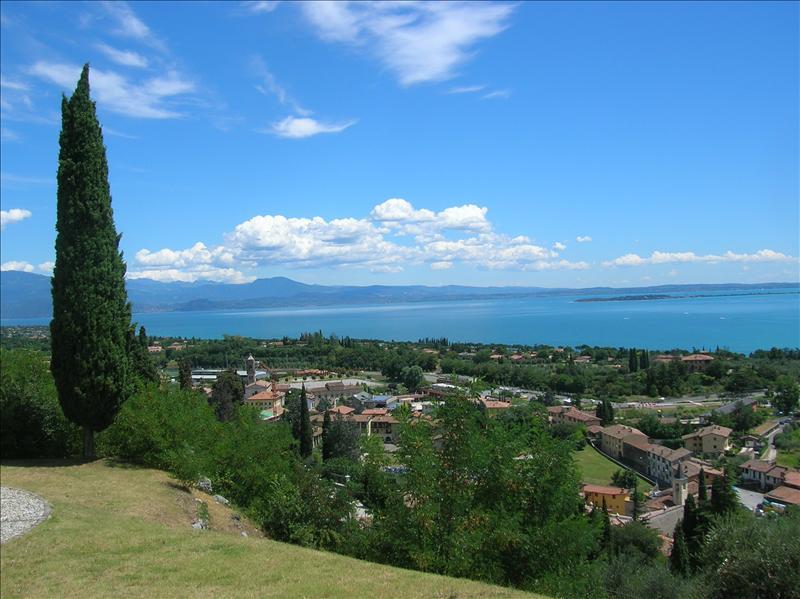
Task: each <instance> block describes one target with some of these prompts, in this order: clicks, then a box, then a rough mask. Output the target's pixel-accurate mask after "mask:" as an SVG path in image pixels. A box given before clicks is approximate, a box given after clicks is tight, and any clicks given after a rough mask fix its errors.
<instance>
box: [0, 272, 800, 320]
mask: <svg viewBox="0 0 800 599" xmlns="http://www.w3.org/2000/svg"><path fill="white" fill-rule="evenodd" d="M127 287H128V298H129V299H130V301H131V303H132V304H133V309H134V311H135V312H176V311H182V312H187V311H201V310H232V309H257V308H271V307H280V306H325V305H337V304H389V303H398V302H415V301H451V300H467V299H497V298H511V297H531V296H547V295H551V296H552V295H567V294H568V295H584V296H600V297H603V296H607V295H609V294H619V293H632V292H634V293H637V294H666V293H687V292H698V291H708V292H715V291H721V290H730V291H742V290H748V289H782V288H786V289H797V287H798V286H797V284H793V283H760V284H757V285H746V284H725V285H659V286H656V287H634V288H613V287H591V288H586V289H565V288H557V289H549V288H545V287H468V286H463V285H445V286H442V287H428V286H425V285H367V286H363V287H362V286H345V285H336V286H326V285H308V284H306V283H299V282H297V281H293V280H292V279H288V278H286V277H272V278H268V279H256V280H255V281H253V282H252V283H245V284H241V285H234V284H229V283H208V282H197V283H161V282H158V281H152V280H149V279H131V280H129V281H128V282H127ZM51 310H52V307H51V301H50V278H49V277H46V276H44V275H38V274H33V273H28V272H19V271H5V272H3V273H0V313H2V317H3V318H43V317H49V316H50V314H51Z"/></svg>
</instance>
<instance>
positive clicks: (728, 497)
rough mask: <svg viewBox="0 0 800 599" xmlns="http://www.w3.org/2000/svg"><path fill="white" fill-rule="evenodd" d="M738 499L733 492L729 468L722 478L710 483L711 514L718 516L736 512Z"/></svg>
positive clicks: (719, 477)
mask: <svg viewBox="0 0 800 599" xmlns="http://www.w3.org/2000/svg"><path fill="white" fill-rule="evenodd" d="M738 505H739V499H738V497H737V495H736V492H735V491H734V490H733V481H732V480H731V476H730V468H726V469H725V472H724V474H723V476H718V477H716V478H715V479H714V482H712V483H711V512H712V513H713V514H716V515H718V516H722V515H724V514H728V513H730V512H733V511H734V510H736V508H737V507H738Z"/></svg>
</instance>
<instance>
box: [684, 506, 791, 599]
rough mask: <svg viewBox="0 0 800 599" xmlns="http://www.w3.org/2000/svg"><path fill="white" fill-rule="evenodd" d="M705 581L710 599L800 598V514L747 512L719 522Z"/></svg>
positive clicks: (705, 560) (707, 549)
mask: <svg viewBox="0 0 800 599" xmlns="http://www.w3.org/2000/svg"><path fill="white" fill-rule="evenodd" d="M712 499H713V496H712ZM793 512H794V513H793ZM700 580H702V581H703V582H704V584H703V587H702V589H701V590H702V596H703V597H708V598H710V599H727V598H729V597H742V598H745V599H761V598H774V599H783V598H788V597H797V593H798V589H799V588H800V512H797V511H794V510H789V511H788V513H786V514H784V515H783V516H782V517H780V518H754V517H753V516H752V515H751V514H747V513H744V512H742V513H738V514H733V515H730V516H727V517H724V518H721V519H719V520H717V521H716V523H715V524H714V525H713V526H712V528H711V530H710V531H709V534H708V538H707V541H706V544H705V546H704V548H703V552H702V570H701V572H700Z"/></svg>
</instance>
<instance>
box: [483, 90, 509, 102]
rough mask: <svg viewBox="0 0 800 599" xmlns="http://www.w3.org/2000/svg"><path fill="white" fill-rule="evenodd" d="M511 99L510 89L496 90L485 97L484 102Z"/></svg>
mask: <svg viewBox="0 0 800 599" xmlns="http://www.w3.org/2000/svg"><path fill="white" fill-rule="evenodd" d="M510 97H511V90H510V89H496V90H494V91H491V92H489V93H488V94H484V95H483V99H484V100H505V99H507V98H510Z"/></svg>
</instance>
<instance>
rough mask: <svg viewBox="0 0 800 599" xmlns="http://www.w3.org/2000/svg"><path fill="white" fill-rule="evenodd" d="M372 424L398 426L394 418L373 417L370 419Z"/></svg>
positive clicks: (388, 416)
mask: <svg viewBox="0 0 800 599" xmlns="http://www.w3.org/2000/svg"><path fill="white" fill-rule="evenodd" d="M372 422H385V423H387V424H398V423H399V422H400V421H399V420H397V419H396V418H395V417H394V416H390V415H387V416H374V417H373V418H372Z"/></svg>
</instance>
